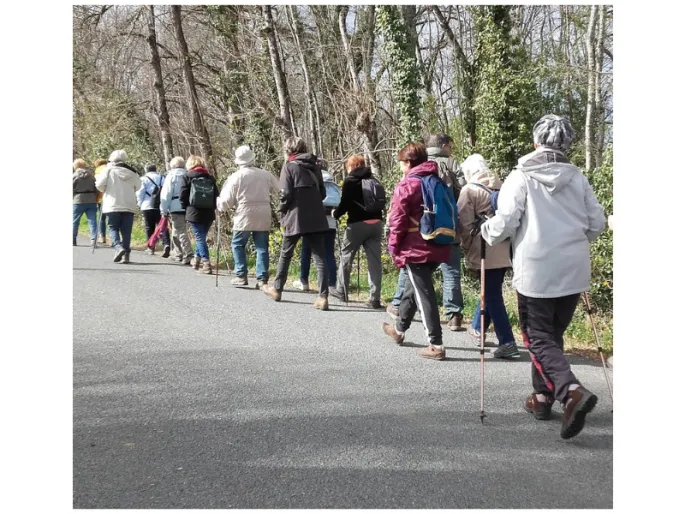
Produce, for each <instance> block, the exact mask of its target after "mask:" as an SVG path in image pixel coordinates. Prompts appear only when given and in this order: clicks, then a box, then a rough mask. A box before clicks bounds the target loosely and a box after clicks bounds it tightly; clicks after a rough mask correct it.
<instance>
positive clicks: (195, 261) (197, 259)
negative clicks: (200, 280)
mask: <svg viewBox="0 0 685 514" xmlns="http://www.w3.org/2000/svg"><path fill="white" fill-rule="evenodd" d="M200 262H201V261H200V257H199V256H197V255H196V256H195V257H193V264H192V266H193V269H200Z"/></svg>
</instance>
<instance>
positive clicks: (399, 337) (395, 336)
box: [381, 323, 404, 346]
mask: <svg viewBox="0 0 685 514" xmlns="http://www.w3.org/2000/svg"><path fill="white" fill-rule="evenodd" d="M381 327H382V328H383V332H385V333H386V334H387V335H389V336H390V337H391V338H392V340H393V341H395V343H397V344H398V345H399V346H402V343H404V334H400V333H399V332H397V330H396V329H395V327H393V326H392V325H391V324H390V323H383V324H382V325H381Z"/></svg>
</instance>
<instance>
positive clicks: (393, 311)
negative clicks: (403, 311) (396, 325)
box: [385, 304, 400, 319]
mask: <svg viewBox="0 0 685 514" xmlns="http://www.w3.org/2000/svg"><path fill="white" fill-rule="evenodd" d="M385 312H387V313H388V314H390V317H391V318H392V319H397V318H399V317H400V310H399V309H398V308H397V307H395V306H394V305H393V304H389V305H388V306H387V307H386V309H385Z"/></svg>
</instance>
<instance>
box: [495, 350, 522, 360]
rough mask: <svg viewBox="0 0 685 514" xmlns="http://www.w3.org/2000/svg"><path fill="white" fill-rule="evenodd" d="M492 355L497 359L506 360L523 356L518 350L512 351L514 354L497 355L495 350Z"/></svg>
mask: <svg viewBox="0 0 685 514" xmlns="http://www.w3.org/2000/svg"><path fill="white" fill-rule="evenodd" d="M492 356H493V357H494V358H495V359H502V360H505V361H506V360H510V359H518V358H519V357H520V356H521V354H520V353H518V352H517V353H512V354H506V355H495V353H494V352H493V354H492Z"/></svg>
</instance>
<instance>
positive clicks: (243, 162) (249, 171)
mask: <svg viewBox="0 0 685 514" xmlns="http://www.w3.org/2000/svg"><path fill="white" fill-rule="evenodd" d="M234 162H235V163H236V164H237V165H238V171H236V172H235V173H233V174H232V175H231V176H230V177H229V178H228V180H227V181H226V183H225V184H224V187H223V188H222V189H221V194H220V195H219V198H217V201H216V202H217V208H218V209H219V210H220V211H222V212H224V211H228V210H229V209H235V214H234V215H233V240H232V241H231V249H232V250H233V260H234V261H235V269H234V271H235V274H236V277H235V278H234V279H233V280H232V281H231V284H233V285H234V286H246V285H248V282H247V258H246V256H245V245H246V244H247V242H248V241H249V239H250V234H251V235H252V240H253V241H254V244H255V247H256V248H257V286H256V287H257V289H261V288H262V286H263V285H266V284H267V283H268V281H269V232H270V231H271V195H272V194H273V195H277V194H278V189H279V185H278V179H277V178H276V177H275V176H273V175H272V174H271V173H269V172H268V171H265V170H263V169H260V168H257V167H256V166H255V154H254V153H253V152H252V150H250V147H249V146H247V145H244V146H240V147H238V148H237V149H236V151H235V160H234Z"/></svg>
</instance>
